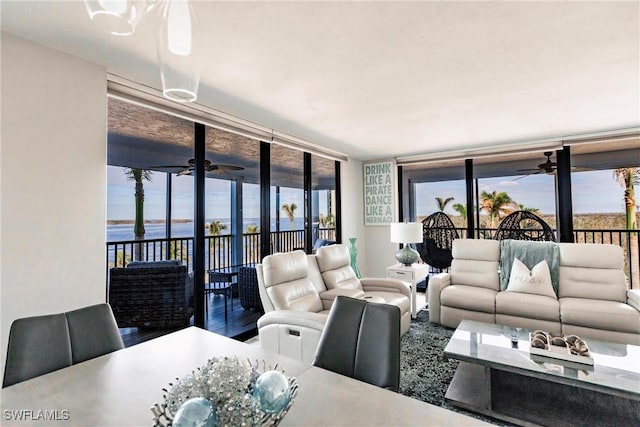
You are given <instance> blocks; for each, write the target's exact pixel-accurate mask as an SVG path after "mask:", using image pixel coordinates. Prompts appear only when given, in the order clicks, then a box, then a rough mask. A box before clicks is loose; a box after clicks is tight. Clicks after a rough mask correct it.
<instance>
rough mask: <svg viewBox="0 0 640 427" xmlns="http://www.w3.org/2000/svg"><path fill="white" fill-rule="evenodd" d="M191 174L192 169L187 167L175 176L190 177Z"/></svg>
mask: <svg viewBox="0 0 640 427" xmlns="http://www.w3.org/2000/svg"><path fill="white" fill-rule="evenodd" d="M192 172H193V168H191V167H188V168H186V169H183V170H181V171H180V172H178V173H177V176H184V175H191V173H192Z"/></svg>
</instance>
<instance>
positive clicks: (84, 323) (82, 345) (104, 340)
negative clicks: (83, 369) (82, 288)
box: [65, 303, 124, 363]
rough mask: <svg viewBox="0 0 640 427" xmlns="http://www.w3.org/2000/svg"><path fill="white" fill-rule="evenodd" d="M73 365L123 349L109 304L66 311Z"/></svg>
mask: <svg viewBox="0 0 640 427" xmlns="http://www.w3.org/2000/svg"><path fill="white" fill-rule="evenodd" d="M65 314H66V316H67V324H68V326H69V336H70V338H71V349H72V357H73V360H72V362H73V363H80V362H84V361H85V360H89V359H93V358H94V357H98V356H102V355H103V354H107V353H111V352H112V351H116V350H120V349H122V348H124V343H123V342H122V337H121V336H120V331H119V330H118V324H117V323H116V319H115V318H114V317H113V312H112V311H111V307H110V306H109V304H104V303H103V304H96V305H92V306H89V307H84V308H80V309H78V310H73V311H68V312H67V313H65Z"/></svg>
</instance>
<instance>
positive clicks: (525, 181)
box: [416, 170, 640, 216]
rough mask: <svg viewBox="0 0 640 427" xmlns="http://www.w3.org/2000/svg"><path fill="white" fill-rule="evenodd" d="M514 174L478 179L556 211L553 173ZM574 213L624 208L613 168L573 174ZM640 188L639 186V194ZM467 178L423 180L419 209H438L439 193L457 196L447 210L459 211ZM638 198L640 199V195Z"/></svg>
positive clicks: (493, 188) (484, 185) (492, 188)
mask: <svg viewBox="0 0 640 427" xmlns="http://www.w3.org/2000/svg"><path fill="white" fill-rule="evenodd" d="M515 178H518V177H517V176H513V177H498V178H485V179H480V180H479V181H478V184H479V188H480V191H479V192H480V193H482V191H487V192H492V191H497V192H501V191H505V192H507V193H508V194H509V196H511V198H512V199H513V200H515V201H516V203H521V204H523V205H525V207H529V208H537V209H539V210H540V212H541V213H543V214H555V192H554V176H553V175H546V174H544V175H543V174H541V175H529V176H527V177H525V178H522V179H518V180H515V181H514V179H515ZM571 188H572V195H573V196H572V197H573V200H572V201H573V213H574V214H582V213H604V212H624V211H625V210H624V209H625V208H624V189H623V188H622V187H621V186H620V185H619V184H618V183H617V182H616V181H615V179H614V177H613V170H604V171H588V172H574V173H573V174H571ZM638 192H640V189H639V188H637V187H636V194H638ZM465 194H466V190H465V183H464V180H459V181H444V182H434V183H422V184H417V185H416V208H417V209H416V210H417V213H418V215H419V216H424V215H429V214H431V213H433V212H435V211H437V210H438V205H437V203H436V201H435V198H436V197H442V198H447V197H454V201H453V202H451V203H449V204H448V205H447V208H446V209H445V212H447V213H449V214H454V215H457V213H456V212H455V211H454V210H453V209H452V208H451V206H452V205H453V204H455V203H462V204H464V203H465V200H466V196H465ZM636 199H639V200H640V198H638V197H636Z"/></svg>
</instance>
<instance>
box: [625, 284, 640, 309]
mask: <svg viewBox="0 0 640 427" xmlns="http://www.w3.org/2000/svg"><path fill="white" fill-rule="evenodd" d="M627 304H629V305H630V306H631V307H633V308H635V309H636V310H638V311H640V289H628V290H627Z"/></svg>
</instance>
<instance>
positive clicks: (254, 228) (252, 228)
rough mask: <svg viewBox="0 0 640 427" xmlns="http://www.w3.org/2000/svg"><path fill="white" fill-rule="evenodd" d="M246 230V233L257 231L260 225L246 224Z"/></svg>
mask: <svg viewBox="0 0 640 427" xmlns="http://www.w3.org/2000/svg"><path fill="white" fill-rule="evenodd" d="M246 232H247V233H251V234H254V233H259V232H260V226H258V225H255V224H251V225H247V230H246Z"/></svg>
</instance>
